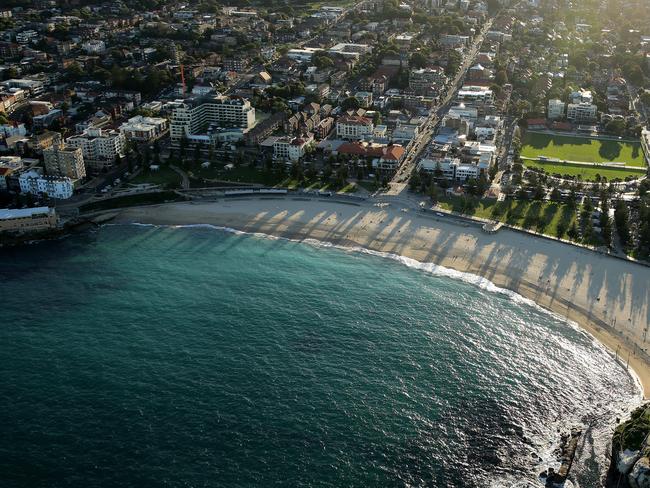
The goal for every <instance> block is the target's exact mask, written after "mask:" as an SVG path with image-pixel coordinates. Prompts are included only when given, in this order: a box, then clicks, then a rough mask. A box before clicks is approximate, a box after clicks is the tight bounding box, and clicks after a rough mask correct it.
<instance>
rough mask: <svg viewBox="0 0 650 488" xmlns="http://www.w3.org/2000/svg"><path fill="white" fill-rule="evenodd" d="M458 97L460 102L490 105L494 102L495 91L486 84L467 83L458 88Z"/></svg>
mask: <svg viewBox="0 0 650 488" xmlns="http://www.w3.org/2000/svg"><path fill="white" fill-rule="evenodd" d="M456 98H457V100H458V101H459V102H464V103H471V104H474V105H489V104H491V103H492V102H494V92H493V91H492V90H490V89H489V88H488V87H485V86H471V85H466V86H463V87H462V88H461V89H460V90H458V94H457V95H456Z"/></svg>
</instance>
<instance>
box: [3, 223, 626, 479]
mask: <svg viewBox="0 0 650 488" xmlns="http://www.w3.org/2000/svg"><path fill="white" fill-rule="evenodd" d="M1 252H2V253H3V259H2V261H1V262H2V264H1V265H0V277H1V278H2V279H1V280H0V295H1V296H2V297H3V299H2V301H3V307H2V314H1V316H2V326H1V327H0V358H1V359H0V373H1V375H2V389H1V390H0V486H2V487H35V486H48V487H77V486H83V487H106V486H111V487H121V486H125V487H126V486H173V487H176V486H187V487H203V486H205V487H208V486H209V487H212V486H225V487H231V486H233V487H234V486H237V487H238V486H242V487H248V486H332V487H334V486H336V487H338V486H451V487H484V486H511V485H512V482H513V481H517V480H527V479H530V480H535V479H536V476H535V474H536V473H537V472H539V471H541V468H542V467H545V466H546V462H547V460H548V459H551V458H552V450H553V448H554V447H555V446H556V445H557V442H558V433H557V430H558V428H566V427H570V426H573V425H582V426H584V427H585V428H586V429H587V430H586V432H587V435H586V436H585V439H586V442H585V445H584V448H583V449H582V450H581V454H580V462H579V463H578V466H577V468H576V470H575V472H574V476H575V478H576V481H577V482H579V483H580V485H581V486H596V484H595V483H596V482H597V479H598V476H599V470H600V469H601V468H602V465H603V463H604V462H605V461H604V456H605V451H606V449H607V446H606V440H607V438H608V436H609V433H610V429H611V427H612V425H613V424H612V422H613V419H614V417H615V416H616V415H620V414H621V412H623V411H624V410H626V409H629V408H630V405H631V404H633V403H635V402H636V401H637V400H638V397H637V396H638V390H637V388H636V386H635V383H634V382H633V380H632V379H631V377H630V376H629V375H627V374H626V372H625V370H624V367H622V366H621V365H619V364H618V363H617V362H615V361H614V359H612V357H611V356H610V355H609V354H607V353H606V352H605V351H604V350H603V348H602V347H600V346H599V345H598V344H596V343H595V342H594V341H593V340H592V339H591V338H590V337H588V336H587V335H585V334H584V333H582V332H580V331H579V330H577V329H575V328H573V327H571V326H569V325H568V324H566V323H564V322H563V321H561V320H559V319H556V318H554V317H553V316H551V315H549V314H547V313H545V312H543V311H541V310H539V309H537V308H536V307H533V306H531V305H528V304H526V303H523V302H522V300H518V299H517V298H516V297H514V296H510V295H508V294H506V293H497V292H494V291H491V290H489V289H485V288H490V287H489V286H487V285H486V284H485V283H479V284H480V285H481V286H476V285H472V284H468V283H466V282H463V281H462V280H459V279H451V278H449V277H446V276H436V275H435V274H436V273H440V270H437V269H433V268H431V267H430V269H429V272H425V271H422V270H417V269H412V268H410V267H408V266H405V265H404V264H403V263H400V262H397V261H395V260H392V259H387V258H384V257H378V256H372V255H368V254H363V253H359V252H346V251H343V250H340V249H332V248H326V247H322V246H316V245H308V244H302V243H295V242H289V241H285V240H271V239H263V238H257V237H251V236H243V235H234V234H231V233H225V232H222V231H219V230H215V229H211V228H202V227H189V228H154V227H140V226H110V227H105V228H103V229H101V230H99V231H98V232H95V233H89V234H86V235H79V236H74V237H70V238H67V239H64V240H60V241H55V242H43V243H39V244H36V245H33V246H29V247H26V248H21V249H13V250H4V251H1ZM410 264H411V265H413V263H410Z"/></svg>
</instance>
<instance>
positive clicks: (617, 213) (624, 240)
mask: <svg viewBox="0 0 650 488" xmlns="http://www.w3.org/2000/svg"><path fill="white" fill-rule="evenodd" d="M614 222H615V223H616V231H617V232H618V237H619V239H620V240H621V244H622V245H623V248H624V249H627V248H628V247H629V245H630V242H631V237H630V214H629V211H628V208H627V205H626V204H625V202H624V201H623V200H619V201H618V202H616V208H615V210H614Z"/></svg>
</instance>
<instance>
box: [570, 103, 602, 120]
mask: <svg viewBox="0 0 650 488" xmlns="http://www.w3.org/2000/svg"><path fill="white" fill-rule="evenodd" d="M597 114H598V107H596V105H594V104H592V103H586V102H580V103H569V104H568V105H567V107H566V118H567V119H568V120H570V121H572V122H576V123H582V122H595V121H596V119H597Z"/></svg>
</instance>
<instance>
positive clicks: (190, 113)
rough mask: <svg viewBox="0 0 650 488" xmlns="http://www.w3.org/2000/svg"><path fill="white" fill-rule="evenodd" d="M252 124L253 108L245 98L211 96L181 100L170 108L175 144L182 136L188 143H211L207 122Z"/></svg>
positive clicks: (228, 124)
mask: <svg viewBox="0 0 650 488" xmlns="http://www.w3.org/2000/svg"><path fill="white" fill-rule="evenodd" d="M254 125H255V108H253V107H252V106H251V104H250V101H248V100H247V99H245V98H241V97H226V96H212V97H205V98H196V99H188V100H183V101H180V103H178V104H177V105H176V107H175V108H174V110H173V111H172V116H171V124H170V135H171V142H172V145H173V146H175V147H178V146H179V145H180V141H181V139H182V138H186V139H187V141H188V142H189V143H190V144H201V145H210V144H214V143H215V141H214V140H212V139H211V138H210V136H209V135H208V129H209V128H210V126H217V127H233V128H240V129H243V130H244V131H247V130H249V129H251V128H252V127H253V126H254Z"/></svg>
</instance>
